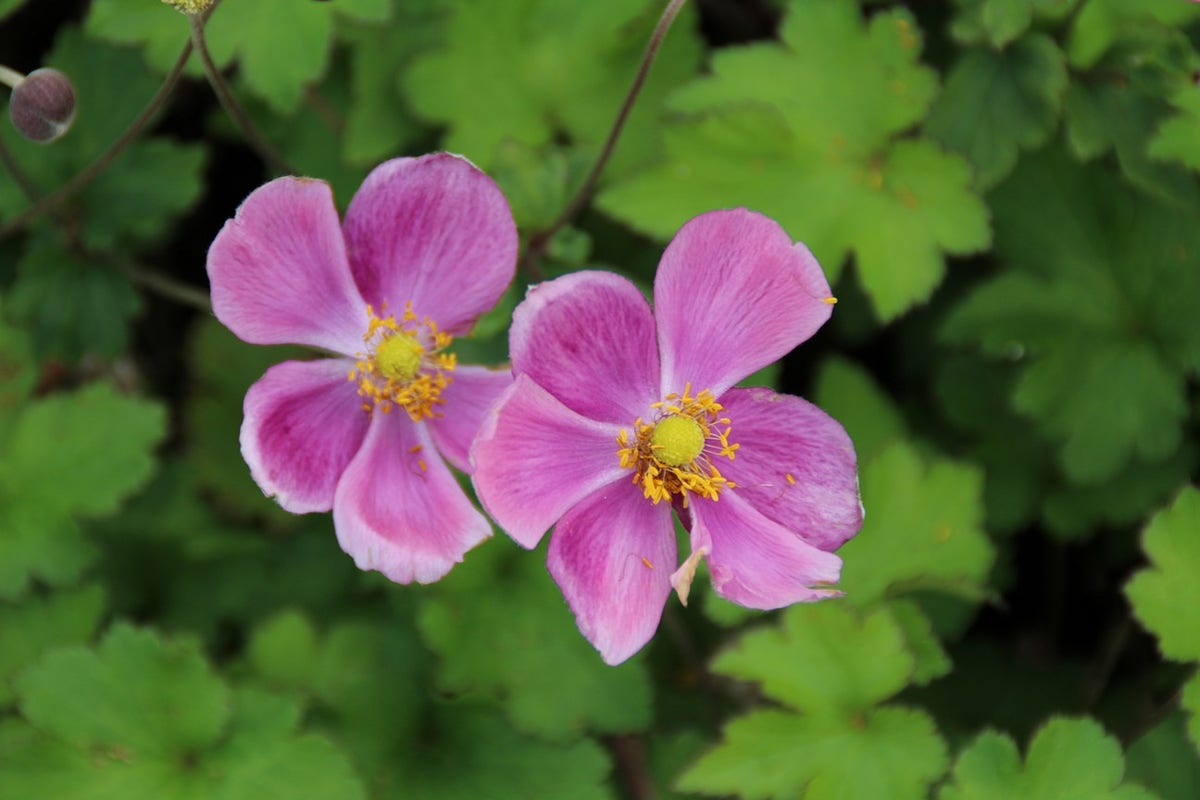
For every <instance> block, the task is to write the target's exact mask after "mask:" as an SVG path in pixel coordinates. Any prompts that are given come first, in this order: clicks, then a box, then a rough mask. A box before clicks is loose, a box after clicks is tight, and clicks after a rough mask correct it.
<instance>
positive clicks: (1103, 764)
mask: <svg viewBox="0 0 1200 800" xmlns="http://www.w3.org/2000/svg"><path fill="white" fill-rule="evenodd" d="M1123 772H1124V763H1123V759H1122V757H1121V747H1120V745H1118V744H1117V742H1116V740H1115V739H1113V738H1111V737H1110V736H1108V735H1106V734H1105V732H1104V729H1103V728H1101V727H1100V725H1099V724H1097V723H1096V722H1095V721H1094V720H1092V719H1089V718H1079V719H1071V718H1066V717H1055V718H1053V719H1051V720H1050V721H1049V722H1047V723H1046V724H1045V725H1044V726H1042V728H1041V729H1040V730H1039V731H1038V732H1037V734H1036V735H1035V736H1034V737H1033V742H1032V743H1031V744H1030V745H1029V752H1028V754H1027V755H1026V757H1025V764H1024V766H1022V764H1021V756H1020V753H1018V752H1017V746H1016V744H1014V743H1013V741H1012V739H1010V738H1009V737H1008V736H1006V735H1004V734H1002V733H997V732H996V731H985V732H984V733H982V734H980V735H979V736H978V737H977V738H976V739H975V741H974V742H972V743H971V744H970V745H969V746H968V747H967V749H966V750H964V751H963V752H962V753H961V754H960V755H959V757H958V761H957V762H956V763H955V765H954V772H953V776H952V782H951V783H950V784H949V785H947V786H945V787H943V788H942V790H941V792H940V793H939V794H938V798H939V800H1008V798H1014V797H1020V798H1023V800H1076V799H1077V800H1154V795H1153V794H1151V793H1150V792H1148V791H1146V790H1145V789H1143V788H1141V787H1140V786H1137V785H1135V784H1131V783H1122V773H1123Z"/></svg>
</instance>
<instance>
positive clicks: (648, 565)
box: [642, 556, 654, 569]
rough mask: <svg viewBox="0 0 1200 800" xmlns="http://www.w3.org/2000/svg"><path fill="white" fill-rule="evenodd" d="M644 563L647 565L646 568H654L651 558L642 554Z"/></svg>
mask: <svg viewBox="0 0 1200 800" xmlns="http://www.w3.org/2000/svg"><path fill="white" fill-rule="evenodd" d="M642 563H643V564H645V565H646V569H654V565H653V564H651V563H650V559H648V558H646V557H645V556H642Z"/></svg>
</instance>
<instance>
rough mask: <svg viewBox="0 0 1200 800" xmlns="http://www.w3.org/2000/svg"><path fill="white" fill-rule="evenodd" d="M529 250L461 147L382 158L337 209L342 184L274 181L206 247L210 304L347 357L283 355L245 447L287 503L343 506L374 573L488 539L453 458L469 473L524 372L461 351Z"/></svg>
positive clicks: (267, 377)
mask: <svg viewBox="0 0 1200 800" xmlns="http://www.w3.org/2000/svg"><path fill="white" fill-rule="evenodd" d="M516 254H517V231H516V226H515V224H514V223H513V218H512V213H511V212H510V211H509V208H508V204H507V202H506V201H505V199H504V196H503V194H501V192H500V190H499V188H498V187H497V186H496V184H495V183H494V182H493V181H492V180H491V179H490V178H488V177H487V176H486V175H485V174H484V173H482V172H480V171H479V170H478V169H477V168H476V167H475V166H474V165H472V164H471V163H470V162H468V161H467V160H465V159H463V158H459V157H457V156H453V155H450V154H447V153H438V154H434V155H429V156H424V157H421V158H401V159H395V160H392V161H388V162H386V163H384V164H382V165H380V166H379V167H377V168H376V169H375V170H374V171H372V172H371V174H370V175H369V176H368V177H367V179H366V180H365V181H364V182H363V185H362V186H361V187H360V188H359V190H358V192H357V194H355V196H354V198H353V200H352V201H351V202H350V206H349V208H348V209H347V211H346V216H345V220H344V221H343V222H340V223H339V221H338V212H337V209H336V208H335V207H334V204H333V193H332V191H331V189H330V187H329V185H328V184H326V183H324V182H322V181H317V180H311V179H308V178H280V179H278V180H274V181H271V182H270V183H267V184H265V185H264V186H261V187H259V188H258V189H256V190H255V191H254V192H253V193H251V194H250V196H249V197H247V198H246V200H245V202H243V203H242V205H241V207H240V208H238V211H237V215H236V216H235V217H234V218H233V219H231V220H229V221H228V222H226V223H225V226H224V227H223V228H222V229H221V231H220V233H219V234H218V235H217V237H216V239H215V240H214V241H213V243H212V247H211V248H210V249H209V252H208V275H209V281H210V283H211V284H212V301H213V311H214V313H215V314H216V316H217V318H218V319H219V320H220V321H221V322H223V323H224V324H225V325H226V326H227V327H228V328H229V329H230V330H231V331H233V332H234V333H235V334H237V336H239V337H240V338H242V339H244V340H245V341H247V342H251V343H253V344H283V343H290V344H300V345H308V346H310V347H314V348H319V349H321V350H325V351H329V352H330V353H333V354H335V355H334V357H332V358H319V359H316V360H313V361H286V362H284V363H282V364H277V365H275V366H274V367H271V368H270V369H269V370H267V372H266V374H264V375H263V377H262V378H261V379H260V380H259V381H258V382H257V383H255V384H254V385H253V386H252V387H251V388H250V390H249V391H248V392H247V393H246V400H245V405H244V412H245V419H244V422H243V424H242V431H241V446H242V455H243V456H244V457H245V459H246V463H247V464H248V465H249V467H250V472H251V474H252V475H253V476H254V480H255V481H256V482H257V483H258V485H259V486H260V487H261V488H262V490H263V491H264V492H265V493H266V494H268V495H271V496H274V497H275V499H276V500H277V501H278V502H279V504H280V505H281V506H282V507H283V508H285V509H286V510H288V511H291V512H294V513H307V512H319V511H329V510H331V509H332V511H333V521H334V527H335V529H336V531H337V538H338V542H339V543H340V545H341V547H342V549H343V550H345V551H346V552H347V553H349V554H350V555H351V556H353V557H354V561H355V563H356V564H357V565H358V566H359V567H360V568H361V569H372V570H379V571H380V572H382V573H383V574H384V575H386V576H387V577H389V578H390V579H392V580H394V581H397V582H400V583H408V582H411V581H418V582H421V583H428V582H430V581H435V580H437V579H438V578H440V577H442V576H443V575H445V574H446V572H447V571H448V570H449V569H450V568H451V567H452V566H453V565H454V564H455V563H457V562H459V561H461V560H462V557H463V554H464V553H465V552H466V551H467V550H469V549H470V548H471V547H473V546H474V545H476V544H478V543H479V542H480V541H482V540H483V539H485V538H487V537H488V536H490V535H491V526H490V524H489V523H488V521H487V519H486V518H485V517H484V516H483V515H482V514H481V513H480V512H479V511H478V510H477V509H476V508H475V507H474V506H473V504H472V503H471V501H470V500H469V499H468V498H467V496H466V494H465V493H464V492H463V490H462V488H461V487H460V486H459V484H458V482H457V480H456V479H455V477H454V475H453V474H452V473H451V471H450V469H449V468H448V466H447V464H446V462H447V461H448V462H449V463H450V464H451V465H453V466H454V467H457V468H458V469H460V470H464V471H466V470H468V469H469V467H470V464H469V461H468V451H469V448H470V444H471V440H472V439H473V437H474V436H475V432H476V430H477V429H478V426H479V423H480V420H481V418H482V416H483V414H484V411H485V410H486V409H487V407H488V406H489V405H491V403H492V402H493V401H494V400H495V399H496V398H497V397H498V396H499V394H500V393H501V392H502V391H503V390H504V389H505V388H507V387H508V386H509V385H510V383H511V381H512V378H511V375H510V373H509V371H508V370H507V369H505V370H490V369H485V368H483V367H477V366H464V365H460V364H458V363H457V361H456V360H455V358H454V355H453V351H452V349H451V348H452V345H453V341H452V340H453V338H454V337H455V336H459V335H461V334H465V333H467V332H468V331H469V330H470V328H471V327H472V325H473V324H474V322H475V320H476V318H477V317H479V315H480V314H482V313H483V312H485V311H487V310H488V309H490V308H491V307H492V306H493V305H494V304H495V303H496V301H497V300H498V299H499V297H500V295H501V294H502V293H503V292H504V290H505V288H506V287H507V286H508V284H509V282H510V281H511V280H512V277H513V274H514V272H515V269H516Z"/></svg>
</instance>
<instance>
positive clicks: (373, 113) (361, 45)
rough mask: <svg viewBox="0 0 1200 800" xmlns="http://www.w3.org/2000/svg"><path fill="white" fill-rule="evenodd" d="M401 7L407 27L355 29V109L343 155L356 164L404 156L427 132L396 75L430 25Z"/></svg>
mask: <svg viewBox="0 0 1200 800" xmlns="http://www.w3.org/2000/svg"><path fill="white" fill-rule="evenodd" d="M420 5H421V4H418V3H408V2H406V3H404V4H402V6H401V13H402V15H403V22H402V23H399V24H397V25H395V26H393V27H387V28H384V27H379V26H372V27H369V28H368V27H361V28H358V27H356V28H353V29H352V31H351V35H350V36H349V37H347V38H349V40H350V43H351V45H352V49H351V51H350V52H351V59H352V64H351V104H350V110H349V111H348V112H347V114H346V127H345V132H344V136H343V144H342V153H343V155H344V156H345V158H346V161H348V162H350V163H352V164H361V165H371V164H373V163H374V162H376V161H380V160H382V159H384V158H387V157H389V156H391V155H393V154H394V153H397V152H401V151H403V149H404V146H405V145H406V144H408V143H409V142H410V141H412V140H413V139H414V138H416V137H417V136H418V135H419V134H421V133H422V132H423V131H424V128H423V127H422V126H421V125H420V123H418V122H417V120H416V119H415V118H414V117H413V114H412V112H411V111H410V110H409V109H408V108H407V106H406V105H405V103H404V101H403V100H402V99H401V95H400V91H399V88H398V86H397V81H396V76H397V75H399V74H401V70H402V69H405V68H407V66H408V63H409V62H410V61H411V60H412V58H413V54H414V51H415V50H416V48H417V46H418V43H420V42H423V41H425V38H423V37H427V36H428V35H429V34H430V30H429V29H430V27H431V25H432V23H431V22H430V21H428V20H426V19H424V18H423V17H418V16H416V14H414V13H413V12H412V11H410V10H409V9H410V8H412V7H413V6H418V7H419V6H420Z"/></svg>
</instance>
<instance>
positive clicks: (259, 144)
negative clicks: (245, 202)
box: [187, 9, 297, 175]
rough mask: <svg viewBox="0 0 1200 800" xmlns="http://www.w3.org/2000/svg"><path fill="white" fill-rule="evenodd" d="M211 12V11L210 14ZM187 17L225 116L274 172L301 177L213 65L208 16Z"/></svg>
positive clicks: (197, 53)
mask: <svg viewBox="0 0 1200 800" xmlns="http://www.w3.org/2000/svg"><path fill="white" fill-rule="evenodd" d="M211 10H212V9H209V11H211ZM187 17H188V23H189V24H190V25H191V28H192V47H194V48H195V49H196V55H198V56H200V64H201V65H202V66H203V67H204V76H205V77H206V78H208V83H209V85H210V86H212V89H213V92H214V93H215V94H216V95H217V99H218V100H219V101H221V107H222V108H224V109H225V113H226V114H228V115H229V118H230V119H232V120H233V122H234V124H235V125H237V126H238V127H239V128H240V129H241V131H242V135H243V136H245V137H246V140H247V141H248V142H250V146H251V147H253V148H254V149H255V150H257V151H258V154H259V155H260V156H262V158H263V160H265V161H266V162H267V163H268V164H270V165H271V168H272V169H274V170H275V171H277V172H280V173H282V174H284V175H295V174H297V173H296V170H294V169H292V168H291V166H289V165H288V162H287V161H285V160H284V158H283V157H282V156H281V155H279V153H278V152H277V151H276V150H275V148H274V147H272V146H271V143H270V142H268V141H267V139H266V137H264V136H263V135H262V133H260V132H259V130H258V127H257V126H255V124H254V122H253V121H252V120H251V119H250V115H249V114H247V113H246V110H245V109H244V108H242V106H241V104H239V103H238V101H237V99H236V98H235V97H234V96H233V92H231V91H230V90H229V84H227V83H226V82H225V78H224V77H222V75H221V71H220V70H219V69H217V65H216V64H215V63H213V60H212V55H211V54H210V53H209V52H208V43H207V42H205V41H204V25H205V23H206V22H207V21H208V15H207V14H188V15H187Z"/></svg>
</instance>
